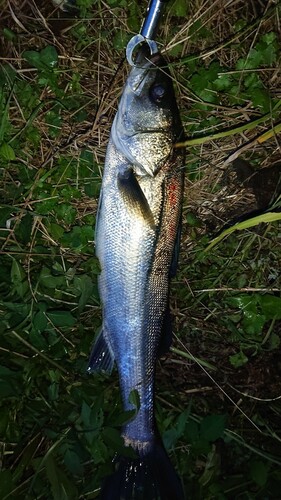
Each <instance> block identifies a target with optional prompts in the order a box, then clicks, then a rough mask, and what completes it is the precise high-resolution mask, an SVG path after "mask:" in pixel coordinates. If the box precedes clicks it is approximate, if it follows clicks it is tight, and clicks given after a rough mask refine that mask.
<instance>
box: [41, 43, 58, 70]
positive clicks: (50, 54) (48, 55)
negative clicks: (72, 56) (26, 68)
mask: <svg viewBox="0 0 281 500" xmlns="http://www.w3.org/2000/svg"><path fill="white" fill-rule="evenodd" d="M40 59H41V61H42V62H43V63H44V64H45V65H46V66H47V67H48V68H50V69H52V68H55V67H56V66H57V64H58V53H57V51H56V48H55V47H53V46H52V45H48V46H47V47H45V48H44V49H42V50H41V52H40Z"/></svg>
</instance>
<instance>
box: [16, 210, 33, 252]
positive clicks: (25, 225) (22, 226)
mask: <svg viewBox="0 0 281 500" xmlns="http://www.w3.org/2000/svg"><path fill="white" fill-rule="evenodd" d="M32 225H33V217H32V215H31V214H30V213H29V212H27V213H26V214H25V216H24V217H23V218H22V219H21V221H20V223H19V224H18V225H17V226H16V228H15V234H16V237H17V239H18V240H19V241H20V242H21V243H23V245H27V244H28V243H29V242H30V238H31V231H32Z"/></svg>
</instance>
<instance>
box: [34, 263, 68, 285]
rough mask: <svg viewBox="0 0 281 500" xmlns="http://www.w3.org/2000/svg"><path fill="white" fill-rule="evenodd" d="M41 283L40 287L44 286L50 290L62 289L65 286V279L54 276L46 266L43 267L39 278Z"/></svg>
mask: <svg viewBox="0 0 281 500" xmlns="http://www.w3.org/2000/svg"><path fill="white" fill-rule="evenodd" d="M39 283H40V285H43V286H44V287H46V288H50V289H54V288H60V287H61V286H62V285H64V284H65V277H64V276H53V275H52V273H51V271H50V269H48V268H47V267H46V266H43V268H42V270H41V272H40V276H39Z"/></svg>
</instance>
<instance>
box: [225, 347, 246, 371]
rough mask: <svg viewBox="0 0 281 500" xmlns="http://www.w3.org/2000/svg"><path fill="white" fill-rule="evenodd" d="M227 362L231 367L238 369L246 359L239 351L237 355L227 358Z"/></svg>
mask: <svg viewBox="0 0 281 500" xmlns="http://www.w3.org/2000/svg"><path fill="white" fill-rule="evenodd" d="M229 361H230V363H231V364H232V366H234V368H240V366H243V365H245V364H246V363H247V361H248V358H247V356H246V355H245V354H244V353H243V352H242V351H240V352H238V353H237V354H233V355H232V356H229Z"/></svg>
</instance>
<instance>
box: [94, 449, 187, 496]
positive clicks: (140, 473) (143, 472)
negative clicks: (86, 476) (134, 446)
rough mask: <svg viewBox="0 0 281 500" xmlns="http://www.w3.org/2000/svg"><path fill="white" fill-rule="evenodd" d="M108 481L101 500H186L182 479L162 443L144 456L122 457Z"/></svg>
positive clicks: (105, 483) (117, 461)
mask: <svg viewBox="0 0 281 500" xmlns="http://www.w3.org/2000/svg"><path fill="white" fill-rule="evenodd" d="M115 466H116V471H115V472H114V474H112V476H109V477H108V478H106V480H105V482H104V485H103V488H102V491H101V500H184V493H183V489H182V486H181V483H180V480H179V478H178V476H177V474H176V472H175V470H174V468H173V466H172V464H171V462H170V460H169V458H168V455H167V453H166V451H165V450H164V448H163V446H161V444H155V445H154V446H153V448H152V450H151V451H150V452H149V453H148V454H147V455H145V456H141V457H138V458H134V459H132V458H125V457H121V458H120V457H119V458H118V459H117V460H116V462H115Z"/></svg>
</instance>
